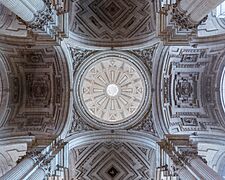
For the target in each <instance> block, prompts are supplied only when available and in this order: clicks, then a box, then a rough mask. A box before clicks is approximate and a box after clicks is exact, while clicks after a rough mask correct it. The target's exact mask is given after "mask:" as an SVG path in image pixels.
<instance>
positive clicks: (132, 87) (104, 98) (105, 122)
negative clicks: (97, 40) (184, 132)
mask: <svg viewBox="0 0 225 180" xmlns="http://www.w3.org/2000/svg"><path fill="white" fill-rule="evenodd" d="M149 86H150V80H149V74H148V72H147V69H145V67H144V65H143V64H142V63H141V62H140V60H139V59H136V57H133V56H130V55H127V54H124V53H120V52H113V51H110V52H105V53H99V54H97V55H95V56H92V57H91V58H90V59H87V60H85V61H84V63H83V64H82V65H81V66H80V68H79V70H78V72H77V78H76V80H75V99H76V104H75V105H76V109H77V110H78V111H79V112H80V114H81V115H82V116H83V117H84V118H85V119H86V120H88V121H89V122H90V123H91V124H93V125H96V124H97V125H99V126H101V127H107V128H115V126H116V127H119V126H123V127H124V125H131V124H133V123H134V121H135V119H138V118H140V117H141V116H142V115H143V114H145V113H146V109H147V108H149V106H150V104H149V103H150V87H149Z"/></svg>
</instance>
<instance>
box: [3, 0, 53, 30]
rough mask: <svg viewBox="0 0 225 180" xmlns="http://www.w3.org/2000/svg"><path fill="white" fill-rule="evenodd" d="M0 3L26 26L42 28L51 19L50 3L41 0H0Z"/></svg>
mask: <svg viewBox="0 0 225 180" xmlns="http://www.w3.org/2000/svg"><path fill="white" fill-rule="evenodd" d="M0 3H2V4H3V5H4V6H6V7H7V8H8V9H9V10H10V11H12V12H13V13H15V14H16V15H17V16H19V17H20V18H21V20H20V21H21V22H23V23H24V24H25V25H26V26H27V27H28V28H31V29H42V30H43V29H44V26H45V25H47V24H48V22H49V21H53V17H52V9H51V7H50V6H51V5H50V4H48V5H47V4H46V3H45V2H44V1H43V0H0Z"/></svg>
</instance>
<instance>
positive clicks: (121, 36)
mask: <svg viewBox="0 0 225 180" xmlns="http://www.w3.org/2000/svg"><path fill="white" fill-rule="evenodd" d="M71 8H72V11H70V15H69V16H70V18H69V28H70V32H71V33H70V38H71V39H74V40H76V43H81V44H85V45H92V46H108V47H114V46H123V45H126V46H127V45H136V44H142V43H144V42H148V41H149V40H150V39H152V37H153V32H154V31H155V4H154V2H152V1H149V0H143V1H138V0H135V1H131V0H118V1H116V2H115V1H114V0H90V1H82V0H80V1H76V2H73V3H72V7H71Z"/></svg>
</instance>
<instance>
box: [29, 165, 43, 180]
mask: <svg viewBox="0 0 225 180" xmlns="http://www.w3.org/2000/svg"><path fill="white" fill-rule="evenodd" d="M45 175H46V172H45V170H44V169H43V168H42V167H39V168H38V169H37V170H36V171H34V173H33V174H31V176H30V177H29V178H28V180H43V179H44V178H45Z"/></svg>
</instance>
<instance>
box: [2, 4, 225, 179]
mask: <svg viewBox="0 0 225 180" xmlns="http://www.w3.org/2000/svg"><path fill="white" fill-rule="evenodd" d="M70 7H71V8H70V11H69V13H68V16H69V19H68V22H69V25H68V30H69V34H68V38H65V39H64V40H63V41H62V42H61V44H58V45H56V43H55V42H54V43H52V41H48V40H47V38H46V37H45V36H41V35H40V34H41V33H40V32H31V31H27V30H26V28H25V26H24V25H22V24H21V23H19V22H18V20H17V19H16V16H15V15H14V14H13V13H12V12H10V11H9V10H7V9H6V8H4V7H3V6H2V5H0V12H1V14H0V137H6V136H7V135H9V136H19V135H20V136H22V135H23V136H24V137H25V136H29V137H31V138H33V136H35V137H36V138H37V139H38V140H36V142H35V143H36V144H35V143H34V144H32V145H34V146H35V145H38V143H43V144H44V142H43V141H42V140H43V139H49V140H52V139H55V138H56V137H57V136H59V135H60V137H62V138H65V139H66V141H68V142H70V151H69V157H70V162H69V165H70V168H71V171H70V175H71V177H72V178H74V179H96V180H97V179H115V180H119V179H121V180H122V179H146V180H147V179H148V180H149V179H151V178H153V179H154V176H155V167H156V166H158V159H157V158H156V157H157V155H159V152H158V149H157V148H156V141H158V140H160V138H162V137H163V136H164V134H166V133H171V134H193V133H199V134H201V135H202V134H203V135H206V137H207V138H209V135H210V133H212V132H215V133H218V134H219V135H221V134H224V128H225V119H224V117H225V110H224V109H225V108H224V102H225V93H224V92H225V90H224V84H225V80H224V79H225V78H224V77H225V75H224V74H225V73H224V72H225V57H224V54H225V50H224V48H225V46H224V44H223V43H222V40H221V41H220V40H218V41H215V42H214V40H215V39H216V40H217V39H220V37H222V36H224V34H225V28H224V27H225V26H224V20H220V19H218V18H216V17H215V16H214V15H213V13H212V14H210V16H209V19H208V20H207V21H206V22H205V23H204V24H202V25H201V26H200V27H199V37H198V39H197V40H196V41H198V46H197V47H196V46H194V47H192V46H165V45H164V44H163V43H162V42H161V41H160V39H159V38H157V37H156V35H155V31H156V12H157V8H158V4H157V3H156V1H149V0H143V1H140V0H135V1H130V0H118V1H117V2H116V3H115V1H113V0H89V1H84V0H80V1H74V2H71V3H70ZM215 26H216V27H217V28H214V27H215ZM38 33H40V34H38ZM207 39H208V41H207ZM43 42H44V44H41V43H43ZM51 43H52V44H51ZM114 75H115V76H114ZM116 78H117V80H116ZM107 101H108V103H106V102H107ZM124 112H125V113H124ZM115 134H116V135H115ZM130 137H132V138H130ZM129 138H130V139H129ZM96 139H98V140H96ZM99 139H100V140H99ZM203 139H204V138H203ZM27 141H28V140H27ZM149 142H151V145H149V144H148V143H149ZM20 143H21V144H19V142H18V144H19V145H18V146H17V147H12V148H14V149H17V150H18V152H20V153H21V154H24V152H25V151H26V150H25V149H26V148H27V147H26V148H25V145H24V144H23V143H24V142H22V141H20ZM29 143H30V140H29ZM210 143H212V142H210ZM74 144H76V145H74ZM221 146H222V145H221ZM201 147H202V149H201V151H202V154H204V153H205V152H207V153H205V154H204V156H205V157H206V158H208V159H210V157H209V155H208V154H210V152H211V151H210V150H211V149H210V150H205V149H206V145H205V144H203V145H202V146H201ZM210 147H211V146H210ZM28 148H29V147H28ZM212 149H213V146H212ZM217 150H218V148H217V147H215V154H216V155H215V157H216V156H217V155H218V154H222V151H219V150H218V151H217ZM7 151H8V150H7ZM9 151H10V150H9ZM218 156H219V155H218ZM221 156H222V155H221ZM1 157H4V158H1ZM10 157H11V156H10V155H7V153H5V152H1V151H0V160H1V159H3V160H2V162H3V163H4V164H5V162H6V161H7V160H6V159H10ZM16 158H18V157H16ZM211 159H213V158H211ZM214 159H216V158H214ZM215 161H216V160H215ZM215 161H213V162H215ZM211 164H212V166H218V167H219V165H218V164H219V162H218V164H217V162H216V163H211ZM215 164H216V165H215ZM13 165H15V162H11V164H10V165H8V166H9V167H7V168H5V166H4V168H2V167H1V166H0V168H2V169H3V170H2V173H4V172H5V171H7V170H8V169H10V167H11V166H13ZM218 169H219V168H218ZM220 171H221V172H222V171H223V168H220ZM0 173H1V172H0ZM0 175H1V174H0Z"/></svg>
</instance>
